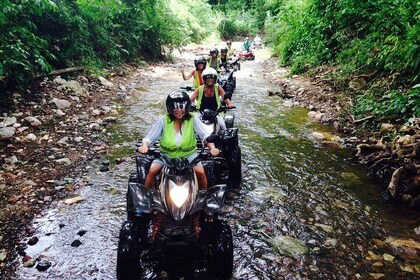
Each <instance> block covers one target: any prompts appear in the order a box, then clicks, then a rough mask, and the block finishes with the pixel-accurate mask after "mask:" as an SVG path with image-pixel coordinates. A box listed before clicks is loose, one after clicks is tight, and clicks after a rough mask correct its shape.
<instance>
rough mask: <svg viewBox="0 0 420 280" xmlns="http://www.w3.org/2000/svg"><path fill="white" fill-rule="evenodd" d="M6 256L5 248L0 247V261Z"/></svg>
mask: <svg viewBox="0 0 420 280" xmlns="http://www.w3.org/2000/svg"><path fill="white" fill-rule="evenodd" d="M6 258H7V251H6V249H2V250H1V251H0V262H2V261H4V260H5V259H6Z"/></svg>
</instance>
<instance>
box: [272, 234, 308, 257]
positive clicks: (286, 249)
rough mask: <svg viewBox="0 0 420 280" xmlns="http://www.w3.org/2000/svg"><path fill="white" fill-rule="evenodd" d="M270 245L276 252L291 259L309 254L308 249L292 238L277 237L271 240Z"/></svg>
mask: <svg viewBox="0 0 420 280" xmlns="http://www.w3.org/2000/svg"><path fill="white" fill-rule="evenodd" d="M270 243H271V245H272V246H273V248H274V250H275V251H277V252H278V253H280V254H282V255H286V256H290V257H298V256H301V255H304V254H306V253H307V252H308V247H306V246H305V245H304V244H303V243H302V242H301V241H300V240H298V239H295V238H293V237H291V236H283V235H279V236H275V237H274V238H272V239H271V240H270Z"/></svg>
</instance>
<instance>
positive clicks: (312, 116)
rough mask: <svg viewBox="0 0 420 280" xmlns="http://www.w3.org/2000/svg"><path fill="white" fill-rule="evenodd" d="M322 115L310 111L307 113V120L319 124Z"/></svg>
mask: <svg viewBox="0 0 420 280" xmlns="http://www.w3.org/2000/svg"><path fill="white" fill-rule="evenodd" d="M323 115H324V114H322V113H319V112H315V111H310V112H309V113H308V118H309V120H311V121H317V122H320V121H321V120H322V117H323Z"/></svg>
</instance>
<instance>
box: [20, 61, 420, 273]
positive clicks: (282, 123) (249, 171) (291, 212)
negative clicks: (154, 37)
mask: <svg viewBox="0 0 420 280" xmlns="http://www.w3.org/2000/svg"><path fill="white" fill-rule="evenodd" d="M172 71H173V70H172ZM236 76H237V89H236V91H235V92H234V95H233V100H232V101H233V103H234V105H235V106H236V107H237V108H238V109H237V111H236V126H237V127H238V128H239V131H240V132H239V133H240V135H239V138H240V146H241V149H242V165H243V177H244V180H243V183H242V188H241V190H240V191H239V192H238V193H237V194H236V195H233V197H232V198H231V199H229V200H228V202H227V205H226V207H225V208H224V211H223V217H224V219H225V220H227V221H228V222H229V223H230V225H231V228H232V230H233V233H234V246H235V250H234V272H233V279H244V280H245V279H369V278H370V277H372V275H379V274H384V275H386V277H387V279H414V278H415V276H418V275H415V274H412V273H409V272H405V271H402V270H401V269H400V267H399V265H400V264H399V263H398V260H395V261H384V260H382V262H381V264H378V263H377V262H375V260H373V259H372V257H371V256H372V254H371V253H370V252H372V253H373V254H374V255H382V254H384V253H389V254H391V253H390V252H385V251H383V250H380V249H378V248H377V247H376V246H375V244H374V242H373V239H374V238H376V239H380V240H384V239H385V238H387V237H389V236H399V237H409V233H408V232H410V231H412V228H413V227H415V226H416V224H417V225H418V224H419V218H418V216H417V215H414V214H412V213H409V212H407V213H406V214H407V215H406V216H404V217H402V216H397V215H396V214H395V211H393V209H392V208H391V207H388V206H384V205H383V203H382V202H381V201H380V188H379V186H376V185H374V184H373V183H372V181H371V180H370V179H369V178H368V177H367V176H366V170H365V169H364V168H362V167H360V166H359V165H357V164H355V163H353V162H352V161H351V155H350V154H349V153H348V151H346V150H345V149H341V148H338V147H324V146H323V145H322V144H320V143H319V142H317V141H315V140H314V139H313V138H312V137H311V133H312V132H313V131H324V132H329V133H331V132H330V131H329V130H328V128H326V127H323V126H322V125H319V124H313V123H310V122H309V121H308V118H307V110H305V109H300V108H291V109H290V108H286V107H283V105H282V100H280V99H279V98H278V97H276V96H268V94H267V90H272V89H271V88H270V85H268V84H266V81H265V80H264V78H263V72H262V68H261V62H260V61H258V60H256V61H252V62H244V63H243V65H242V69H241V71H239V72H237V73H236ZM160 77H164V78H157V79H156V80H155V82H154V83H153V84H152V85H150V88H149V89H148V90H147V91H143V92H141V93H139V98H138V101H137V102H136V103H135V104H134V105H133V106H131V107H130V108H129V109H128V110H127V111H126V115H125V116H124V117H123V118H122V119H121V121H120V123H119V125H118V127H116V128H115V131H113V132H112V133H113V134H121V135H126V136H127V137H116V139H117V140H116V141H117V142H118V143H115V144H113V146H112V150H114V151H115V153H120V154H118V156H115V155H114V157H112V152H111V155H110V157H111V159H112V160H115V158H120V159H122V160H121V163H120V164H115V165H114V164H113V165H112V168H111V171H109V172H99V171H98V170H99V168H98V164H99V163H95V162H93V163H92V164H91V166H90V167H89V168H88V169H87V170H86V173H85V175H84V177H83V178H82V182H83V183H84V184H85V186H84V187H83V188H81V189H80V191H79V195H80V196H82V197H83V198H84V200H83V201H81V202H80V203H77V204H72V205H66V204H65V203H63V202H58V203H57V205H55V206H54V207H52V208H51V209H50V210H49V211H48V212H47V213H46V214H44V215H42V216H40V217H39V218H38V219H37V220H36V221H35V222H34V227H35V228H36V230H37V231H36V233H35V236H37V237H38V239H39V241H38V242H37V243H36V244H35V245H32V246H28V247H27V248H26V250H25V252H26V254H27V255H29V256H31V257H33V258H37V259H38V260H47V261H48V262H50V263H51V267H50V268H48V269H47V270H46V271H44V272H40V271H38V270H37V269H36V268H26V267H23V266H21V267H19V268H18V270H17V279H25V280H29V279H115V267H116V249H117V243H118V232H119V228H120V226H121V224H122V222H123V221H124V220H125V192H126V185H127V180H128V175H129V174H130V172H131V171H132V170H133V169H134V161H133V160H132V159H131V158H130V149H132V150H131V151H132V152H134V144H135V142H136V140H137V139H138V138H141V137H142V136H143V135H144V134H145V133H146V132H147V131H148V129H149V128H150V127H151V125H152V124H153V122H154V121H155V119H156V117H157V116H158V115H160V114H162V113H164V100H165V98H166V95H167V93H168V92H170V91H171V90H174V89H177V88H179V87H180V86H183V85H185V83H182V82H181V79H180V77H179V76H177V75H160ZM134 83H136V82H134ZM134 86H136V85H134ZM82 233H83V234H82ZM77 241H78V242H77ZM369 256H370V257H369ZM146 274H147V275H146V276H145V278H146V279H156V278H159V279H166V277H165V274H164V273H163V274H162V272H161V273H160V274H159V273H156V272H153V271H152V270H150V271H149V272H148V273H146ZM201 275H205V274H201ZM203 277H204V276H203ZM197 279H204V278H197ZM384 279H385V278H384Z"/></svg>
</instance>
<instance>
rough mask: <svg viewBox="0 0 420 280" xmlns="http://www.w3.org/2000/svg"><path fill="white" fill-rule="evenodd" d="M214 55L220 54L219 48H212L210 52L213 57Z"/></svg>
mask: <svg viewBox="0 0 420 280" xmlns="http://www.w3.org/2000/svg"><path fill="white" fill-rule="evenodd" d="M212 54H219V50H218V49H217V48H212V49H211V50H210V55H212Z"/></svg>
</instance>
